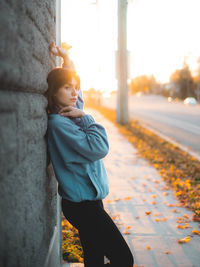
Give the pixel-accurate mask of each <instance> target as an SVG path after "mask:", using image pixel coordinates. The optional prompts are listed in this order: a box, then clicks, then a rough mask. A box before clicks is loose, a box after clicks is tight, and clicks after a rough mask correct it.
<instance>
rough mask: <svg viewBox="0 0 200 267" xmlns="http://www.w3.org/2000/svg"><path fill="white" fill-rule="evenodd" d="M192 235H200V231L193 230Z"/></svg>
mask: <svg viewBox="0 0 200 267" xmlns="http://www.w3.org/2000/svg"><path fill="white" fill-rule="evenodd" d="M192 233H193V234H194V235H200V231H197V230H196V229H193V230H192Z"/></svg>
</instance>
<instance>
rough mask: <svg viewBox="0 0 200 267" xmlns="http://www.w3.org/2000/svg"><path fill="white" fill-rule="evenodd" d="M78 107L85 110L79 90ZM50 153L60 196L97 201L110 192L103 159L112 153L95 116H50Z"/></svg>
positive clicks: (76, 200)
mask: <svg viewBox="0 0 200 267" xmlns="http://www.w3.org/2000/svg"><path fill="white" fill-rule="evenodd" d="M77 102H78V103H77V105H76V106H77V107H78V108H80V109H82V108H83V104H84V102H83V99H82V92H81V91H80V93H79V97H78V101H77ZM47 138H48V150H49V154H50V158H51V161H52V165H53V169H54V173H55V176H56V179H57V180H58V193H59V195H60V196H61V197H63V198H66V199H68V200H70V201H74V202H80V201H83V200H97V199H103V198H105V197H106V196H107V195H108V193H109V184H108V177H107V173H106V170H105V167H104V163H103V161H102V158H104V157H105V156H106V155H107V153H108V151H109V144H108V139H107V134H106V131H105V128H104V127H103V126H102V125H100V124H98V123H96V122H95V120H94V118H93V117H92V115H90V114H86V115H84V116H83V117H81V118H76V119H75V118H70V117H63V116H61V115H59V114H57V113H52V114H48V129H47Z"/></svg>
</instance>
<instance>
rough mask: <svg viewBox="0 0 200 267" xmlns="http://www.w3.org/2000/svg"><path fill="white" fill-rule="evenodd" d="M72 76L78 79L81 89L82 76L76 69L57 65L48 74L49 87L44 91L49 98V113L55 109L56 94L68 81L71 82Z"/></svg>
mask: <svg viewBox="0 0 200 267" xmlns="http://www.w3.org/2000/svg"><path fill="white" fill-rule="evenodd" d="M72 78H75V79H76V81H77V87H78V88H79V89H80V78H79V76H78V75H77V74H76V72H75V71H74V70H69V69H64V68H61V67H56V68H54V69H52V70H51V71H50V72H49V74H48V76H47V83H48V89H47V91H46V92H45V93H44V96H45V97H46V98H47V101H48V106H47V110H46V111H47V113H48V114H49V113H52V112H53V111H54V110H55V107H56V103H55V98H54V96H53V95H54V94H55V93H56V92H57V91H58V90H59V88H60V87H62V86H63V85H64V84H66V83H70V82H71V81H72Z"/></svg>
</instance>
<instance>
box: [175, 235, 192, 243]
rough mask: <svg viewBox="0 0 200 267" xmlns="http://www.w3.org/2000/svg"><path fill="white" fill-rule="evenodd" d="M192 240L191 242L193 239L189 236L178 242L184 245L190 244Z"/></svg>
mask: <svg viewBox="0 0 200 267" xmlns="http://www.w3.org/2000/svg"><path fill="white" fill-rule="evenodd" d="M190 240H191V238H190V237H189V236H186V237H184V238H181V239H178V240H177V242H178V243H179V244H184V243H187V242H190Z"/></svg>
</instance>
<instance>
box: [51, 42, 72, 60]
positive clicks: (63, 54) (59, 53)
mask: <svg viewBox="0 0 200 267" xmlns="http://www.w3.org/2000/svg"><path fill="white" fill-rule="evenodd" d="M70 48H71V46H69V45H66V49H68V50H69V49H70ZM49 50H50V51H51V52H52V54H54V56H59V57H62V58H68V53H67V51H66V50H65V49H63V48H61V47H59V46H57V45H55V43H54V42H52V43H51V44H50V46H49Z"/></svg>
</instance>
